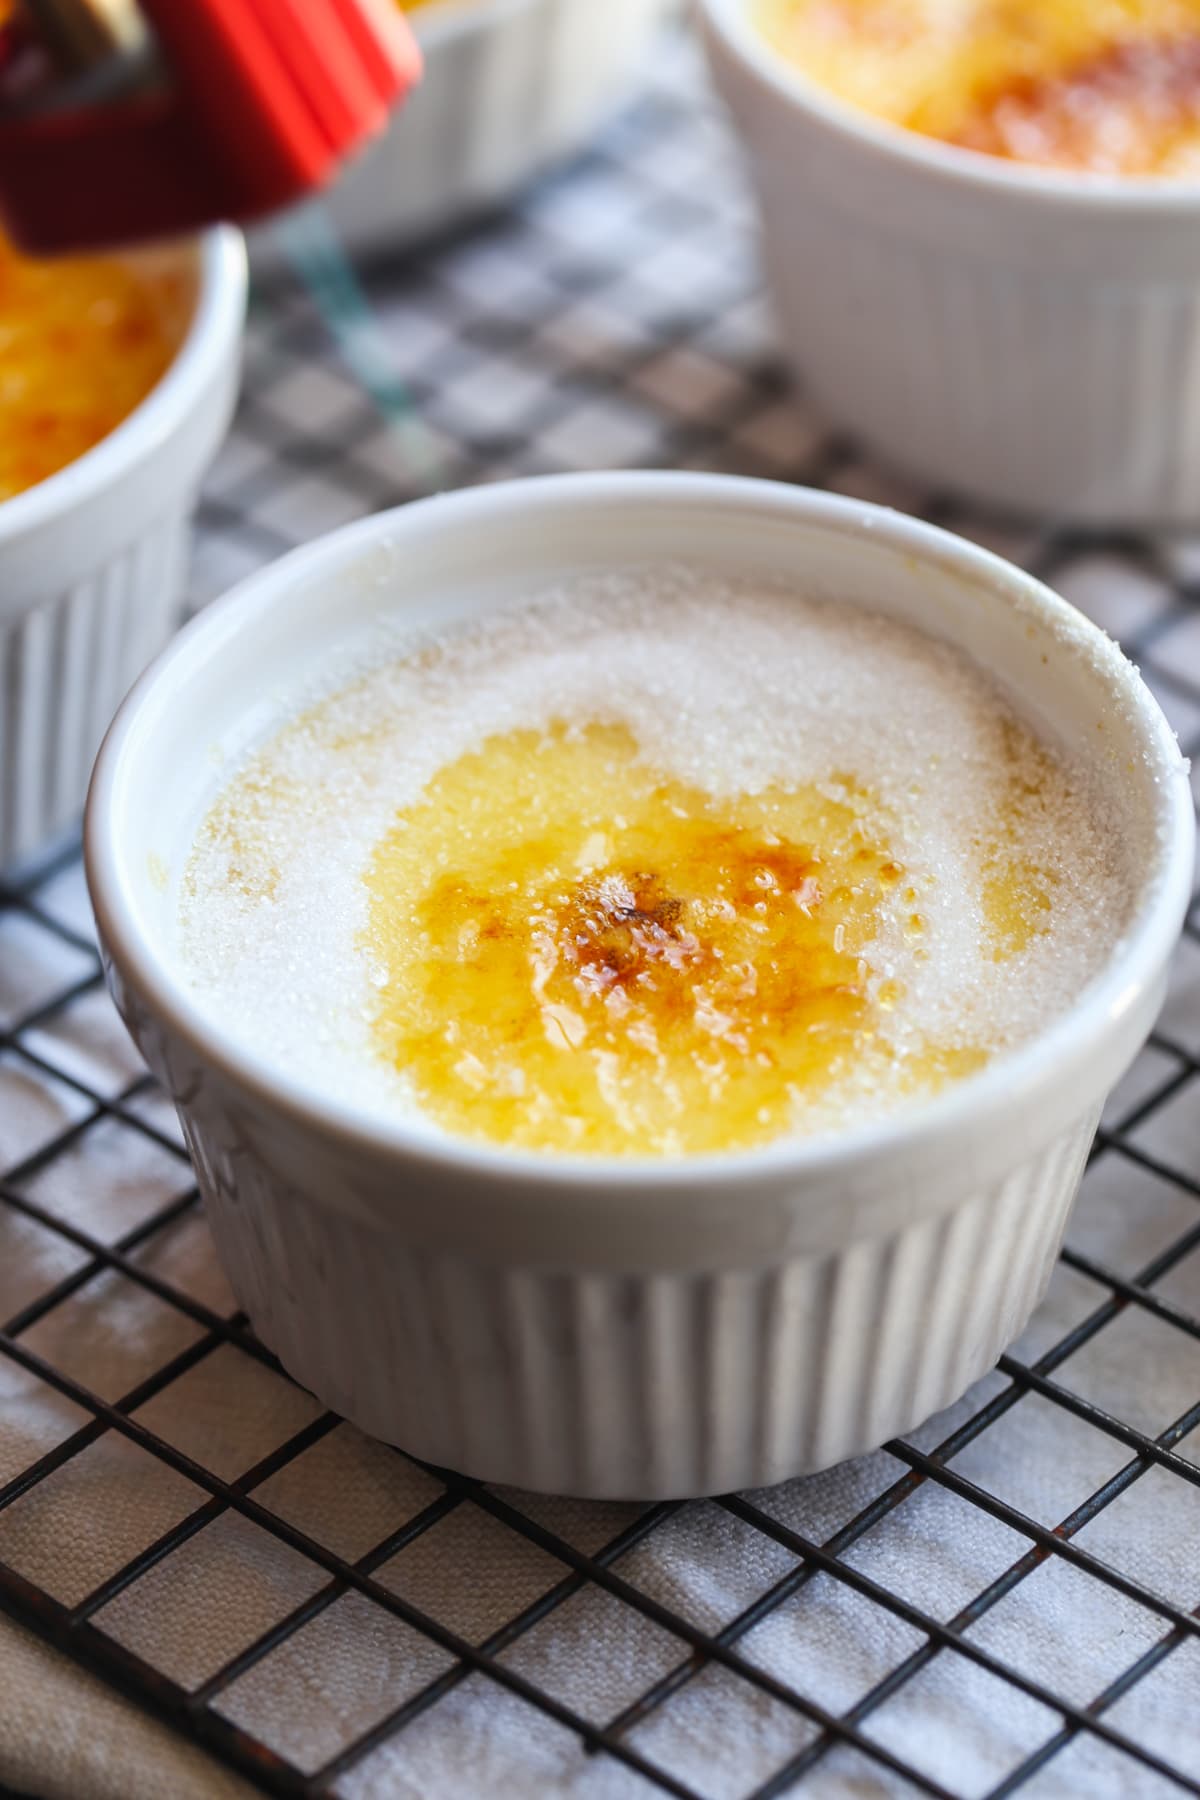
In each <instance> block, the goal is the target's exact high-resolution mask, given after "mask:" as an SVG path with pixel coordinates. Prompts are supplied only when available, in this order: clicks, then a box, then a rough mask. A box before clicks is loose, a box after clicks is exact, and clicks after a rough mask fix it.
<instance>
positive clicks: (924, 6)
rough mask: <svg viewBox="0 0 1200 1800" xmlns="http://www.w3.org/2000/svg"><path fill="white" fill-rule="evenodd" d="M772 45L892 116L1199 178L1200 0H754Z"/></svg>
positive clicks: (1097, 166) (952, 134) (967, 137)
mask: <svg viewBox="0 0 1200 1800" xmlns="http://www.w3.org/2000/svg"><path fill="white" fill-rule="evenodd" d="M757 16H758V19H759V23H760V25H761V28H762V30H763V32H764V34H765V36H766V37H767V39H768V41H769V42H770V43H771V44H772V45H773V46H774V47H775V49H776V50H778V51H779V53H780V54H781V55H783V56H784V57H786V58H788V59H789V60H791V61H793V62H794V63H795V64H796V65H797V66H798V67H799V68H801V69H803V70H804V71H805V72H806V73H807V74H809V75H810V76H811V77H812V78H813V79H814V80H815V81H817V82H819V83H820V84H821V85H822V86H823V87H827V88H829V89H830V90H831V91H832V92H833V93H835V94H837V95H838V96H839V97H840V98H842V99H844V100H847V101H849V102H851V104H853V105H855V106H859V107H861V108H862V109H863V110H864V111H866V112H870V113H874V114H875V115H877V116H878V117H880V118H883V119H887V120H890V121H891V122H892V123H893V124H897V125H903V126H905V127H907V128H908V129H909V130H912V131H917V132H921V133H923V134H924V135H926V136H930V137H935V138H941V139H942V140H943V141H945V142H947V143H951V144H958V145H961V146H963V147H964V148H968V149H973V150H979V151H983V152H985V153H986V154H989V155H992V156H999V157H1003V158H1007V159H1009V160H1012V161H1017V162H1026V163H1031V164H1036V165H1041V166H1043V167H1048V168H1059V169H1064V170H1076V171H1080V172H1088V173H1092V174H1103V175H1125V176H1141V177H1157V178H1165V179H1171V178H1174V179H1186V178H1195V177H1196V176H1198V175H1200V0H758V7H757Z"/></svg>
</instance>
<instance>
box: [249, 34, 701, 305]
mask: <svg viewBox="0 0 1200 1800" xmlns="http://www.w3.org/2000/svg"><path fill="white" fill-rule="evenodd" d="M676 4H677V0H603V4H597V0H439V3H438V4H436V5H433V6H430V7H428V8H424V7H422V8H419V9H418V10H417V11H416V12H414V13H413V15H412V21H411V22H412V27H413V30H414V32H415V33H416V36H417V39H418V41H419V43H420V45H421V52H422V55H423V57H424V61H425V71H424V74H423V76H422V78H421V83H420V86H419V87H417V88H416V89H415V90H414V91H413V93H412V94H411V95H410V96H409V98H408V99H407V100H406V101H405V103H404V105H403V106H402V107H401V108H400V110H399V111H398V112H397V113H396V115H395V117H394V118H393V119H392V121H391V123H390V125H389V126H388V127H387V130H386V131H385V132H384V133H383V135H382V137H380V138H379V140H378V141H377V142H376V143H374V144H372V145H371V146H370V147H369V149H367V150H366V151H365V152H364V154H363V155H362V157H361V158H360V159H359V160H358V161H357V162H354V163H352V164H351V165H350V167H349V168H348V169H346V171H345V172H344V174H343V175H342V176H341V177H340V178H339V179H338V181H337V183H336V184H335V185H334V186H333V187H332V188H331V189H330V190H329V192H328V194H327V195H326V196H325V201H324V204H325V206H326V208H327V210H328V213H329V216H330V219H331V220H332V223H333V225H334V226H335V228H336V230H337V232H338V235H339V237H340V238H341V240H342V242H343V243H344V244H345V245H346V246H347V247H348V248H350V249H352V250H359V251H368V252H369V251H386V250H389V249H398V248H400V247H402V246H403V245H405V244H409V243H412V242H414V241H416V240H419V239H420V238H422V237H427V236H430V235H432V234H433V233H435V232H438V231H443V230H446V229H447V228H449V227H450V226H452V225H454V224H456V223H458V222H459V221H461V220H462V219H464V218H468V217H470V216H471V215H472V214H475V213H480V212H484V211H486V210H487V208H488V207H491V206H496V205H499V204H500V203H501V202H502V201H504V200H506V199H508V198H509V196H510V195H512V194H514V193H516V191H517V190H518V189H519V188H520V187H522V186H523V185H524V183H525V182H527V181H529V180H530V179H531V178H532V177H533V176H534V175H536V174H537V173H539V171H541V170H542V169H545V168H548V167H550V165H551V164H553V163H554V162H556V161H557V160H558V159H559V158H560V157H564V156H567V155H569V154H570V153H571V152H572V151H573V150H576V149H578V148H579V147H580V146H581V145H582V144H584V143H586V141H587V139H588V138H589V137H590V136H591V135H592V133H593V132H594V131H595V130H596V129H597V127H598V126H599V125H600V124H601V123H602V121H603V119H604V117H605V115H606V114H607V113H608V112H609V111H610V110H611V109H612V108H613V107H614V106H615V105H616V104H617V103H618V102H619V100H620V99H621V97H622V95H624V94H625V93H627V92H628V90H629V87H630V85H631V83H632V81H633V78H634V76H635V74H636V71H637V68H638V65H639V64H640V63H641V62H643V61H644V59H645V57H646V55H647V53H648V52H649V50H650V46H651V44H652V41H653V37H654V33H655V31H656V30H657V29H658V27H659V25H660V24H661V23H662V21H663V19H664V18H665V17H666V15H667V14H668V13H669V12H670V11H672V10H673V9H674V7H675V5H676ZM250 254H251V258H252V260H253V263H254V267H255V270H256V271H258V270H259V269H262V270H263V271H267V270H270V269H273V268H276V267H278V266H279V264H280V249H279V245H278V240H277V238H276V236H275V233H274V231H273V230H271V229H269V228H268V229H265V230H259V231H256V232H254V233H253V234H252V236H251V239H250Z"/></svg>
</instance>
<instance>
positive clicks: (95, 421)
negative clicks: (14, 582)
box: [0, 237, 195, 501]
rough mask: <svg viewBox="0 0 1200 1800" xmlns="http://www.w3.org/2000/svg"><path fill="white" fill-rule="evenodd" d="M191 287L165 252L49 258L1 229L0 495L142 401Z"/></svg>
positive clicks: (169, 351)
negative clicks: (20, 246)
mask: <svg viewBox="0 0 1200 1800" xmlns="http://www.w3.org/2000/svg"><path fill="white" fill-rule="evenodd" d="M194 291H195V283H194V280H193V279H192V277H191V276H190V275H188V274H186V273H184V272H183V271H182V270H180V269H179V268H178V266H168V263H167V260H166V259H165V258H164V259H161V260H160V259H155V260H154V261H153V262H150V261H149V260H147V259H140V260H139V259H135V258H132V257H131V258H130V259H129V260H128V261H124V260H122V259H120V258H117V257H105V256H97V257H63V258H57V257H56V258H49V259H46V260H42V259H41V258H32V257H28V256H25V255H23V254H22V253H21V252H19V251H18V250H16V249H14V248H13V246H12V245H10V244H8V243H7V242H6V241H5V240H4V239H3V238H2V237H0V418H2V419H3V430H0V501H3V500H7V499H10V498H11V497H12V496H13V495H14V494H20V493H23V492H24V491H25V490H26V489H27V488H31V487H33V486H35V485H36V483H38V482H39V481H44V480H45V479H46V477H47V476H48V475H53V474H55V473H57V471H58V470H59V469H63V468H65V467H66V466H67V464H68V463H72V462H74V461H75V459H76V458H77V457H79V456H82V455H83V453H84V451H85V450H90V449H91V448H92V446H93V445H94V444H98V443H99V442H100V440H101V439H102V438H105V437H107V436H108V434H109V432H110V431H112V430H114V429H115V427H116V426H118V425H119V424H120V423H121V421H122V420H123V419H125V418H127V417H128V416H129V414H130V413H131V412H132V411H133V410H134V408H135V407H136V406H138V405H140V403H141V402H142V401H143V400H144V399H145V398H146V396H147V395H148V394H149V392H150V390H151V388H153V387H154V386H155V384H156V383H157V382H158V381H159V380H160V379H161V377H162V376H163V375H164V374H165V372H166V370H167V368H168V367H169V365H170V363H171V361H172V359H173V358H174V356H175V353H176V351H177V349H178V347H179V345H180V343H181V342H182V339H183V336H184V333H185V331H186V328H187V322H188V318H189V316H190V313H191V308H192V305H193V302H194Z"/></svg>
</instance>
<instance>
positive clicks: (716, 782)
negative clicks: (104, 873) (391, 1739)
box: [180, 570, 1134, 1155]
mask: <svg viewBox="0 0 1200 1800" xmlns="http://www.w3.org/2000/svg"><path fill="white" fill-rule="evenodd" d="M354 653H355V654H356V657H357V662H356V665H355V669H354V672H353V674H351V673H350V672H349V670H348V668H347V667H346V665H343V669H344V673H343V676H342V682H341V686H340V687H338V688H337V690H336V691H334V692H333V693H332V694H330V695H329V696H328V697H325V698H320V697H318V698H316V699H315V700H310V703H309V704H307V706H305V705H304V704H303V703H302V702H298V703H297V708H296V714H295V716H294V717H293V718H292V720H291V722H290V723H288V724H286V725H285V726H284V727H283V729H282V730H280V731H279V732H278V733H277V734H276V736H275V737H274V738H273V739H272V740H271V741H270V742H269V743H267V744H266V745H265V746H263V747H261V748H260V749H259V750H258V751H257V752H256V753H254V754H253V755H252V756H251V757H250V759H249V760H248V761H247V762H246V763H245V764H244V766H243V767H242V769H241V770H240V772H238V773H237V774H236V775H235V777H234V778H233V780H232V781H231V782H230V784H229V785H228V786H227V787H226V788H225V790H224V792H223V793H222V794H221V795H220V797H219V798H218V800H217V802H216V804H215V805H214V806H213V807H212V809H211V811H210V812H209V814H208V816H207V818H206V820H205V822H204V824H203V826H202V828H201V830H200V833H199V835H198V838H197V841H196V847H195V850H194V853H193V856H192V859H191V862H190V865H189V868H188V871H187V874H186V878H185V882H184V886H183V893H182V897H181V908H180V937H181V948H182V951H183V955H184V960H185V963H186V966H187V968H188V970H189V973H190V977H191V980H192V983H193V985H194V988H195V990H196V993H197V995H198V997H199V998H200V999H201V1002H202V1004H203V1005H204V1006H205V1008H206V1009H207V1010H209V1011H210V1012H211V1013H212V1014H213V1015H214V1016H219V1017H220V1018H221V1019H222V1021H223V1022H224V1023H225V1024H226V1025H227V1026H228V1027H230V1028H232V1029H233V1030H234V1032H235V1033H236V1034H237V1035H239V1036H240V1037H241V1038H242V1039H243V1040H244V1041H245V1042H246V1043H247V1044H248V1045H249V1046H252V1047H253V1048H255V1049H256V1050H258V1051H259V1052H261V1053H262V1054H263V1055H264V1057H266V1058H267V1059H268V1060H270V1061H271V1062H273V1063H275V1064H276V1065H277V1066H280V1067H282V1068H287V1069H289V1070H291V1071H292V1072H293V1073H294V1074H296V1075H298V1076H300V1077H301V1078H304V1079H308V1080H309V1081H311V1083H312V1084H313V1085H314V1087H316V1088H318V1089H319V1091H321V1092H323V1093H326V1094H331V1095H335V1096H337V1097H339V1098H341V1099H343V1100H347V1101H350V1102H352V1103H356V1104H357V1105H359V1106H360V1107H362V1108H364V1109H365V1110H366V1111H367V1112H369V1113H372V1114H374V1115H376V1116H381V1115H389V1114H390V1115H391V1116H396V1115H397V1114H400V1115H403V1116H408V1117H410V1118H413V1119H414V1120H417V1119H423V1120H424V1121H425V1122H426V1123H427V1124H428V1125H429V1126H430V1127H431V1128H433V1129H440V1130H444V1131H447V1132H450V1133H452V1134H458V1135H467V1136H474V1137H480V1138H489V1139H493V1140H496V1141H503V1142H509V1143H514V1144H521V1145H524V1146H527V1147H535V1148H547V1149H559V1150H583V1151H601V1152H608V1153H618V1154H619V1153H633V1152H646V1153H657V1154H663V1155H678V1154H687V1153H692V1152H697V1151H701V1150H712V1149H721V1148H729V1149H732V1148H736V1147H738V1146H740V1145H746V1144H750V1143H755V1142H762V1141H766V1140H768V1139H770V1138H773V1137H778V1136H780V1135H784V1134H788V1133H811V1132H816V1131H822V1130H832V1129H837V1128H839V1127H844V1126H845V1125H846V1124H848V1123H851V1122H854V1121H858V1120H861V1119H863V1118H866V1117H874V1116H880V1115H882V1114H884V1113H887V1112H889V1111H892V1110H894V1109H896V1108H897V1107H900V1106H904V1105H908V1104H911V1103H913V1102H914V1101H915V1100H918V1099H919V1098H920V1097H921V1096H923V1095H927V1094H929V1093H931V1092H933V1091H936V1090H937V1089H938V1088H939V1087H940V1086H942V1085H944V1084H945V1082H946V1081H948V1080H951V1079H955V1078H957V1077H960V1076H963V1075H967V1074H969V1073H971V1072H972V1071H973V1070H974V1069H976V1068H978V1067H979V1066H981V1065H982V1064H983V1063H984V1062H986V1061H987V1060H988V1059H989V1058H990V1057H992V1056H994V1055H996V1054H999V1053H1002V1052H1004V1051H1005V1050H1007V1049H1010V1048H1012V1047H1014V1046H1015V1045H1017V1044H1019V1043H1021V1042H1023V1041H1024V1040H1026V1039H1027V1038H1028V1037H1029V1036H1030V1035H1031V1034H1033V1033H1034V1032H1036V1031H1037V1030H1038V1029H1040V1028H1041V1027H1042V1026H1044V1025H1045V1024H1046V1023H1048V1022H1049V1020H1051V1019H1052V1018H1053V1017H1054V1016H1055V1015H1056V1014H1057V1013H1059V1012H1061V1011H1062V1010H1064V1009H1065V1008H1066V1007H1067V1006H1068V1005H1069V1004H1070V1003H1071V1001H1073V1000H1074V999H1075V998H1076V996H1077V995H1078V993H1079V991H1080V989H1081V988H1082V987H1083V986H1084V985H1085V984H1086V982H1087V981H1088V979H1089V978H1090V977H1091V976H1092V975H1093V974H1094V973H1095V972H1096V971H1097V970H1098V968H1099V967H1100V965H1101V964H1102V963H1103V962H1104V961H1105V960H1106V958H1107V956H1108V955H1109V953H1110V950H1111V946H1112V944H1113V942H1114V941H1115V940H1116V939H1117V938H1118V937H1119V936H1120V934H1121V932H1122V930H1123V928H1124V925H1125V923H1126V919H1127V915H1128V911H1129V906H1130V898H1131V895H1132V892H1133V887H1134V883H1133V878H1132V871H1131V870H1130V869H1128V868H1127V867H1126V866H1125V865H1124V863H1123V854H1124V853H1123V851H1122V848H1121V846H1122V841H1123V836H1124V834H1123V832H1122V829H1121V822H1120V821H1115V820H1114V819H1113V818H1111V817H1110V816H1109V815H1108V814H1107V812H1106V807H1105V803H1104V802H1103V800H1102V799H1101V797H1099V796H1098V795H1097V794H1096V793H1094V792H1093V791H1092V789H1091V788H1090V787H1089V785H1088V784H1087V783H1086V782H1085V781H1084V780H1083V779H1082V778H1081V776H1080V775H1079V773H1078V772H1077V771H1076V770H1075V769H1073V768H1072V767H1071V766H1070V765H1069V764H1068V763H1067V762H1066V761H1065V760H1064V759H1063V758H1062V757H1060V756H1059V755H1058V753H1057V752H1055V751H1054V750H1053V749H1052V748H1051V747H1050V746H1049V745H1047V744H1044V743H1042V742H1041V741H1039V740H1038V739H1037V738H1035V736H1034V735H1033V734H1032V733H1031V731H1030V730H1029V729H1028V727H1026V726H1025V725H1024V724H1023V723H1022V722H1021V721H1020V720H1019V719H1018V718H1017V717H1016V715H1015V714H1014V713H1013V711H1012V710H1011V709H1010V707H1009V706H1008V705H1007V703H1006V702H1005V701H1004V700H1003V698H1002V697H1001V696H1000V695H999V693H998V692H997V691H996V690H995V688H994V687H993V686H992V685H991V684H990V683H989V682H988V680H987V679H986V678H985V677H984V676H983V675H982V674H981V673H980V672H979V671H977V670H976V669H975V668H974V667H972V666H971V665H970V664H968V663H967V662H966V660H965V659H964V658H962V657H961V656H959V655H958V654H957V653H956V652H954V651H952V650H950V649H949V648H948V647H947V646H944V645H941V644H938V643H936V642H934V641H933V640H931V639H929V638H928V637H926V636H924V635H923V634H921V633H919V632H917V631H914V630H912V629H909V628H907V627H904V626H901V625H899V624H897V623H895V622H892V621H889V620H886V619H884V618H882V617H880V616H876V615H872V614H868V613H866V612H864V611H861V610H859V609H857V608H853V607H850V606H842V605H837V604H835V603H827V602H816V601H811V600H807V599H804V598H801V597H798V596H797V595H795V594H794V593H790V592H785V591H781V590H779V591H777V590H771V589H768V588H765V587H763V586H762V585H761V584H760V585H751V584H749V583H746V584H740V585H731V586H729V587H722V586H720V585H719V584H716V583H714V582H713V581H712V580H710V579H708V578H707V577H701V576H691V575H689V574H688V573H687V572H686V571H677V570H676V571H670V570H659V571H653V572H649V571H648V572H646V573H645V574H637V575H630V576H626V577H610V578H604V579H601V578H596V579H593V580H591V581H586V582H580V583H578V584H576V585H575V586H573V587H572V588H570V589H569V590H567V591H564V592H562V593H560V594H557V595H552V596H548V597H545V598H541V599H537V600H535V601H533V602H531V603H528V604H525V605H521V606H515V607H512V608H509V609H506V610H504V611H501V612H499V613H495V614H493V615H491V616H490V617H489V618H487V619H485V620H484V621H481V622H478V623H473V624H468V625H466V626H464V627H461V628H458V629H456V630H454V631H452V632H449V633H448V634H447V635H446V636H445V637H444V638H440V639H433V640H424V641H422V642H421V643H419V644H417V643H413V642H410V643H409V644H408V645H407V647H406V646H405V644H404V642H403V640H400V641H399V642H393V643H391V644H389V645H385V644H383V643H381V642H376V643H375V644H374V646H373V647H368V646H365V645H363V644H361V643H360V644H359V645H357V646H355V647H354Z"/></svg>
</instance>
